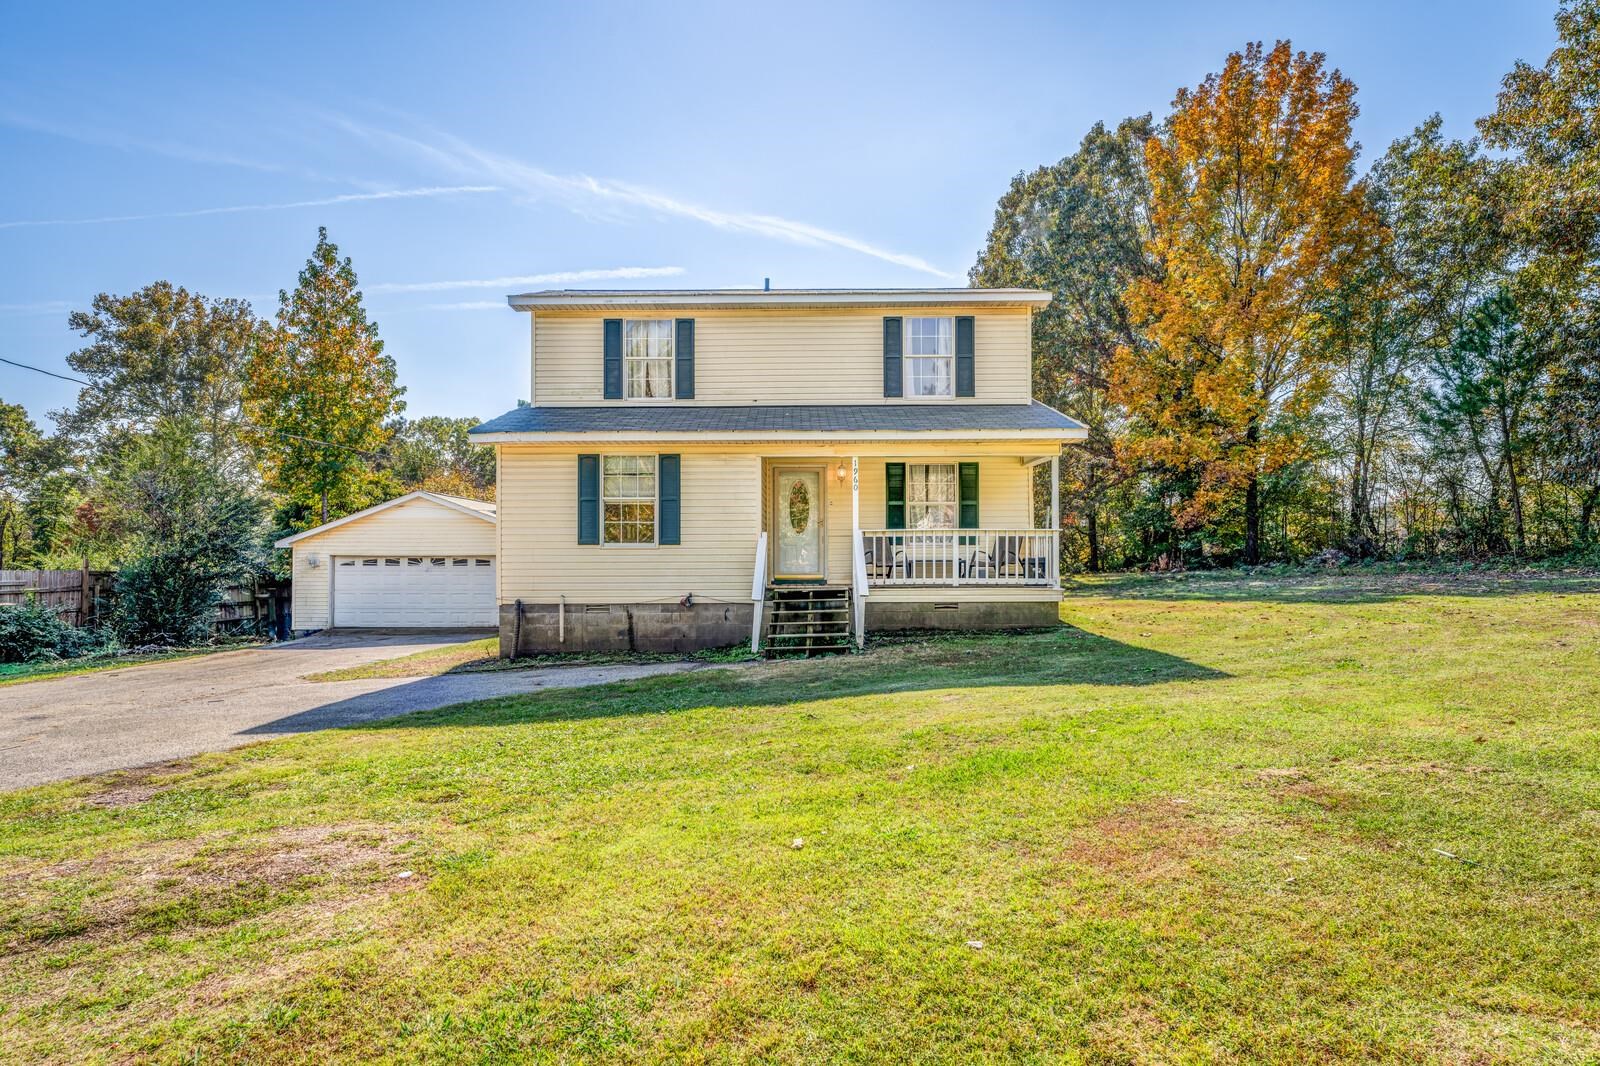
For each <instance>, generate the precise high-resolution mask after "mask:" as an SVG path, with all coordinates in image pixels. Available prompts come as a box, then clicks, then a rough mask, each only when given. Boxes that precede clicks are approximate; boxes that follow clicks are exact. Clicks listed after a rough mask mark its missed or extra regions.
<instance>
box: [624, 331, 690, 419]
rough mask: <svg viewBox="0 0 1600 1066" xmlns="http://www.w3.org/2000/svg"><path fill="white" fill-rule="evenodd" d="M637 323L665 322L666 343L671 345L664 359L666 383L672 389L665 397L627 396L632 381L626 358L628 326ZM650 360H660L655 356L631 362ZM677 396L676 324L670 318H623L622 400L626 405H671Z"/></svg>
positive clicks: (627, 358)
mask: <svg viewBox="0 0 1600 1066" xmlns="http://www.w3.org/2000/svg"><path fill="white" fill-rule="evenodd" d="M637 322H665V323H666V324H667V341H668V343H670V344H671V345H672V354H671V355H669V356H667V357H666V364H667V381H668V382H670V383H671V386H672V387H671V388H670V389H668V390H667V395H665V396H630V395H628V383H629V382H630V381H632V380H633V379H632V377H631V376H630V375H629V373H628V363H629V357H628V326H629V325H630V324H631V323H637ZM650 358H654V359H655V360H657V361H659V360H660V359H661V357H660V356H655V357H645V358H644V359H640V358H635V359H633V360H632V361H633V362H641V361H647V360H648V359H650ZM677 396H678V326H677V323H676V322H675V321H674V320H672V319H670V318H625V319H623V320H622V398H623V400H625V401H626V402H628V403H646V404H648V403H671V402H672V401H673V400H675V399H677Z"/></svg>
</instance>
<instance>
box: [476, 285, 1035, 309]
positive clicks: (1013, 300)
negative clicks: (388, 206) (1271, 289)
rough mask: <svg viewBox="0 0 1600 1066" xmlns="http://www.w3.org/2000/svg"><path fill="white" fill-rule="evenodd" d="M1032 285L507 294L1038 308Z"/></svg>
mask: <svg viewBox="0 0 1600 1066" xmlns="http://www.w3.org/2000/svg"><path fill="white" fill-rule="evenodd" d="M1050 297H1051V294H1050V293H1048V292H1042V291H1040V290H1038V289H905V290H893V289H863V290H860V291H853V292H760V291H751V292H637V293H540V292H530V293H522V294H520V295H514V296H507V297H506V303H507V304H509V305H510V306H511V307H512V308H514V309H516V310H519V311H523V310H530V309H533V308H536V307H567V308H606V307H708V308H709V307H924V306H939V307H952V306H963V307H964V306H994V305H1005V304H1012V305H1025V306H1028V307H1043V306H1045V305H1046V304H1048V303H1049V302H1050Z"/></svg>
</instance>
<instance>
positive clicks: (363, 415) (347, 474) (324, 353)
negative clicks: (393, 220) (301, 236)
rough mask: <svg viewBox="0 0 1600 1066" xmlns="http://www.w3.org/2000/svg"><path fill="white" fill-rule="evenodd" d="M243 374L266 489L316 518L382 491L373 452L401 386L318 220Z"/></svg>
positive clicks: (348, 268) (349, 269)
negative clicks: (307, 252)
mask: <svg viewBox="0 0 1600 1066" xmlns="http://www.w3.org/2000/svg"><path fill="white" fill-rule="evenodd" d="M248 377H249V385H248V389H247V392H246V396H245V411H246V414H247V415H248V417H249V419H250V421H251V422H252V423H253V424H254V426H255V427H256V432H255V437H254V439H255V440H256V442H257V443H258V444H259V445H260V448H261V453H262V457H263V470H264V473H265V475H266V481H267V484H268V485H269V486H270V487H271V488H272V489H274V490H275V491H277V492H278V493H280V494H282V495H283V496H285V497H288V498H290V499H291V500H296V501H300V502H302V503H306V502H309V503H311V504H313V505H314V506H315V508H316V513H317V514H318V515H319V516H320V521H323V522H326V521H328V520H329V519H330V518H331V517H333V516H334V515H335V514H336V513H337V514H348V513H350V512H352V511H357V510H360V509H361V508H362V507H365V506H368V505H370V504H371V503H373V502H375V501H376V500H377V499H378V498H379V497H381V496H382V495H383V490H384V487H385V484H386V482H385V481H384V479H383V477H382V476H381V474H380V472H379V470H378V468H377V466H376V463H375V460H376V459H377V457H378V453H379V452H380V451H381V450H382V449H383V448H384V446H385V445H386V444H387V443H388V440H389V430H388V429H387V428H386V426H385V423H386V421H387V420H388V419H390V418H391V417H393V416H394V415H396V414H398V413H399V411H400V410H401V409H402V408H403V407H404V403H403V402H402V401H401V399H400V397H401V394H402V393H403V392H404V391H405V390H404V389H402V388H401V387H400V386H399V385H398V384H397V383H396V374H395V365H394V360H393V359H391V358H389V357H388V356H386V355H384V354H383V342H382V341H381V340H379V339H378V330H377V327H376V326H375V325H374V324H373V323H372V322H371V321H370V320H369V319H368V318H367V313H366V310H365V308H363V307H362V304H361V291H360V289H359V288H358V287H357V281H356V272H355V268H354V267H353V266H352V265H351V263H350V259H349V258H348V257H346V258H344V259H340V258H339V249H338V246H337V245H335V244H333V242H331V241H329V240H328V231H327V230H326V229H325V228H323V229H319V230H317V245H316V248H315V250H314V251H313V252H312V253H311V258H310V259H309V260H308V261H307V262H306V266H305V269H304V270H302V271H301V272H300V280H299V284H298V285H296V287H295V289H294V291H293V292H280V293H279V294H278V314H277V320H276V322H275V323H274V325H273V326H272V327H271V328H269V329H266V330H264V331H262V332H261V334H260V336H259V338H258V340H257V343H256V345H255V349H254V351H253V353H252V355H251V358H250V361H249V366H248Z"/></svg>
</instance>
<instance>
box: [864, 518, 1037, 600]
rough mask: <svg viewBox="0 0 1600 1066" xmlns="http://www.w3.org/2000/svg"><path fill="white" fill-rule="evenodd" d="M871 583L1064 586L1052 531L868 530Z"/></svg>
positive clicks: (866, 547)
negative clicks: (1061, 584)
mask: <svg viewBox="0 0 1600 1066" xmlns="http://www.w3.org/2000/svg"><path fill="white" fill-rule="evenodd" d="M860 559H861V562H862V563H863V565H864V569H865V570H866V578H867V584H868V585H869V586H873V587H882V586H888V585H1037V586H1043V587H1049V588H1054V587H1056V586H1059V585H1060V583H1061V582H1060V573H1059V568H1060V556H1059V555H1058V554H1057V552H1056V532H1055V530H1053V529H864V530H862V531H861V546H860Z"/></svg>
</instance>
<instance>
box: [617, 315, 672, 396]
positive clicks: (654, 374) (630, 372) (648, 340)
mask: <svg viewBox="0 0 1600 1066" xmlns="http://www.w3.org/2000/svg"><path fill="white" fill-rule="evenodd" d="M673 354H674V353H673V345H672V319H670V318H629V319H624V320H623V323H622V380H623V382H624V384H625V388H626V392H625V393H624V395H626V396H627V398H628V399H630V400H670V399H672V357H673Z"/></svg>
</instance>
